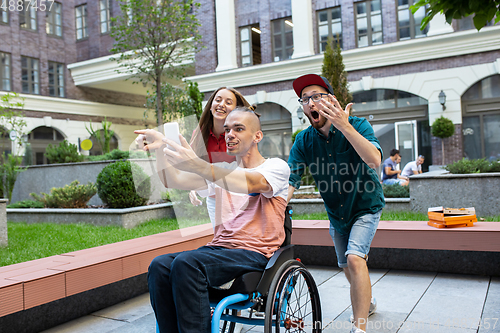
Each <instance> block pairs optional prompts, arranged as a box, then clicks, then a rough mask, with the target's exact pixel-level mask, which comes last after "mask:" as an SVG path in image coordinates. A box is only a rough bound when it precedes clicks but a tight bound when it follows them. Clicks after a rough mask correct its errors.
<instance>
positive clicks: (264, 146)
mask: <svg viewBox="0 0 500 333" xmlns="http://www.w3.org/2000/svg"><path fill="white" fill-rule="evenodd" d="M259 113H260V114H261V115H262V116H261V117H260V121H261V124H262V132H263V133H264V138H263V139H262V141H261V142H260V143H259V151H260V153H261V154H262V156H264V157H266V158H268V157H279V158H282V159H283V160H285V161H287V160H288V155H289V153H290V149H291V148H292V139H291V136H292V117H291V115H290V112H288V110H287V109H285V108H284V107H282V106H281V105H278V104H275V103H270V102H266V103H264V104H260V105H259Z"/></svg>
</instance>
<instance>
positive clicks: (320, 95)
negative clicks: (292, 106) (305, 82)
mask: <svg viewBox="0 0 500 333" xmlns="http://www.w3.org/2000/svg"><path fill="white" fill-rule="evenodd" d="M323 95H325V96H326V95H328V94H324V93H318V94H314V95H312V96H309V97H304V98H299V103H300V104H302V105H307V104H309V100H310V99H312V100H313V102H315V103H317V102H319V101H321V99H322V98H323Z"/></svg>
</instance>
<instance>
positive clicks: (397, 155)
mask: <svg viewBox="0 0 500 333" xmlns="http://www.w3.org/2000/svg"><path fill="white" fill-rule="evenodd" d="M395 156H396V163H399V162H401V156H399V154H396V155H395Z"/></svg>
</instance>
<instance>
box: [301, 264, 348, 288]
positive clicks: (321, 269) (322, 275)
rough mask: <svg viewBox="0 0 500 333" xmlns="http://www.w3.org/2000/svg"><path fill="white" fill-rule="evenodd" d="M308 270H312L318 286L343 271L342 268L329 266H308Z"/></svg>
mask: <svg viewBox="0 0 500 333" xmlns="http://www.w3.org/2000/svg"><path fill="white" fill-rule="evenodd" d="M307 270H308V271H309V272H311V274H312V276H313V278H314V282H316V285H317V286H319V285H321V284H323V283H324V282H325V281H327V280H328V279H330V278H332V277H333V276H335V275H337V274H339V273H340V272H341V271H342V269H340V268H337V267H327V266H307Z"/></svg>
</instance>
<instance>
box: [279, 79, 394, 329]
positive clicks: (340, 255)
mask: <svg viewBox="0 0 500 333" xmlns="http://www.w3.org/2000/svg"><path fill="white" fill-rule="evenodd" d="M293 89H294V90H295V93H296V94H297V96H299V103H300V104H301V105H302V107H303V109H304V114H305V115H306V116H307V118H308V119H309V122H310V123H311V125H312V126H309V127H308V128H307V129H305V130H303V131H301V132H300V133H299V134H297V136H296V138H295V143H294V144H293V146H292V149H291V151H290V156H289V158H288V165H289V166H290V181H289V184H290V186H289V187H288V200H290V199H291V198H292V195H293V192H294V191H295V189H296V188H299V187H300V184H301V177H302V175H303V173H304V170H305V168H306V167H309V171H310V172H311V175H312V176H313V178H314V180H315V182H316V185H317V186H318V190H319V192H320V194H321V197H322V198H323V201H324V204H325V208H326V211H327V213H328V218H329V220H330V235H331V236H332V238H333V241H334V244H335V252H336V254H337V260H338V265H339V267H341V268H343V269H344V272H345V276H346V278H347V280H348V281H349V283H350V285H351V290H350V291H351V304H352V309H353V324H354V325H353V328H352V332H355V333H359V332H364V330H365V328H366V321H367V317H368V315H369V314H370V313H373V312H374V311H375V302H374V300H372V297H371V282H370V275H369V274H368V267H367V265H366V260H367V259H368V252H369V250H370V245H371V242H372V240H373V237H374V236H375V232H376V230H377V226H378V222H379V220H380V214H381V213H382V208H383V207H384V205H385V201H384V195H383V192H382V186H381V185H380V181H379V178H378V176H377V172H376V171H375V170H374V169H375V168H377V167H378V166H379V165H380V162H381V160H382V149H381V148H380V143H379V141H378V140H377V138H376V137H375V134H374V132H373V128H372V127H371V125H370V123H368V121H367V120H366V119H361V118H358V117H350V116H349V110H350V108H351V106H352V104H349V105H347V107H346V109H345V110H342V108H341V106H340V104H339V102H338V101H337V99H336V98H335V96H333V89H332V87H331V85H330V83H329V82H328V80H327V79H325V78H323V77H321V76H319V75H315V74H308V75H304V76H301V77H299V78H297V79H296V80H295V81H294V82H293Z"/></svg>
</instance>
